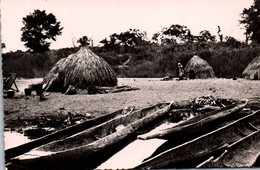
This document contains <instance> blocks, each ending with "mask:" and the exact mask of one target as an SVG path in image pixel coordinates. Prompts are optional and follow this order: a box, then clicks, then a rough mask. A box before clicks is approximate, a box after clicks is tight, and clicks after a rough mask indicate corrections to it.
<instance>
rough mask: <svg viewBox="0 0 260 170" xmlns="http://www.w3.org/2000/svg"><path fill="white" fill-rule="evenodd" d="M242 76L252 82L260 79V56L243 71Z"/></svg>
mask: <svg viewBox="0 0 260 170" xmlns="http://www.w3.org/2000/svg"><path fill="white" fill-rule="evenodd" d="M242 76H243V77H244V78H246V79H250V80H253V79H255V80H259V79H260V56H258V57H256V58H254V59H253V60H252V61H251V62H250V63H249V64H248V66H247V67H246V69H245V70H244V71H243V73H242Z"/></svg>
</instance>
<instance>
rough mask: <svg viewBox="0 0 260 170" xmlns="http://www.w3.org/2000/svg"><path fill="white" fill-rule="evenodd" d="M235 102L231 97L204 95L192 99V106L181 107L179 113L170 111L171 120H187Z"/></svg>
mask: <svg viewBox="0 0 260 170" xmlns="http://www.w3.org/2000/svg"><path fill="white" fill-rule="evenodd" d="M233 102H234V100H231V99H229V100H228V99H220V98H215V97H213V96H202V97H197V98H194V99H192V100H191V106H190V108H185V109H180V110H179V112H178V113H176V112H174V114H172V113H171V112H170V113H169V117H170V121H171V122H179V121H181V120H187V119H189V118H192V117H194V116H197V115H201V114H204V113H206V112H209V111H213V110H217V109H220V108H222V107H225V106H227V105H230V104H232V103H233Z"/></svg>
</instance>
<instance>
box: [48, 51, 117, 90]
mask: <svg viewBox="0 0 260 170" xmlns="http://www.w3.org/2000/svg"><path fill="white" fill-rule="evenodd" d="M43 82H44V83H45V84H46V89H45V90H47V91H63V92H64V91H65V90H66V89H67V88H68V87H69V86H70V85H72V86H76V87H77V88H79V89H87V88H88V87H91V86H99V87H106V86H116V85H117V77H116V75H115V73H114V71H113V70H112V68H111V67H110V66H109V64H108V63H107V62H106V61H105V60H104V59H103V58H100V57H98V56H97V55H96V54H95V53H93V52H92V51H91V50H90V49H88V48H87V47H82V48H81V49H80V50H79V51H78V52H76V53H74V54H71V55H69V56H68V57H67V58H63V59H61V60H59V61H58V62H57V63H56V64H55V65H54V67H53V68H52V69H51V71H50V72H49V73H48V74H47V75H46V77H45V78H44V81H43Z"/></svg>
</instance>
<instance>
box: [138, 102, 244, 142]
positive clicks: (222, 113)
mask: <svg viewBox="0 0 260 170" xmlns="http://www.w3.org/2000/svg"><path fill="white" fill-rule="evenodd" d="M247 103H248V100H246V101H245V102H244V103H242V104H239V105H232V106H228V107H224V108H222V109H218V110H215V111H213V112H210V113H208V114H207V115H201V116H198V117H194V118H193V119H190V120H188V121H186V122H184V123H182V124H179V125H178V126H176V127H173V128H169V129H166V130H163V131H161V132H158V133H156V134H153V135H151V136H145V137H142V136H139V137H138V138H139V139H144V140H146V139H152V138H160V139H171V138H176V136H179V135H184V134H197V133H200V132H204V131H205V129H206V130H211V129H210V127H212V125H215V124H218V123H221V122H222V121H223V120H224V119H225V118H226V117H228V116H231V115H232V114H234V113H237V112H239V111H241V110H242V109H243V108H244V107H245V106H246V105H247Z"/></svg>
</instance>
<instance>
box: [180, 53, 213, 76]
mask: <svg viewBox="0 0 260 170" xmlns="http://www.w3.org/2000/svg"><path fill="white" fill-rule="evenodd" d="M184 74H185V76H187V77H190V75H191V74H192V75H193V76H194V78H210V77H215V73H214V71H213V68H212V67H211V66H210V65H209V64H208V63H207V62H206V61H205V60H203V59H202V58H200V57H199V56H193V57H192V58H191V59H190V61H189V62H188V63H187V65H186V67H185V69H184Z"/></svg>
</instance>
